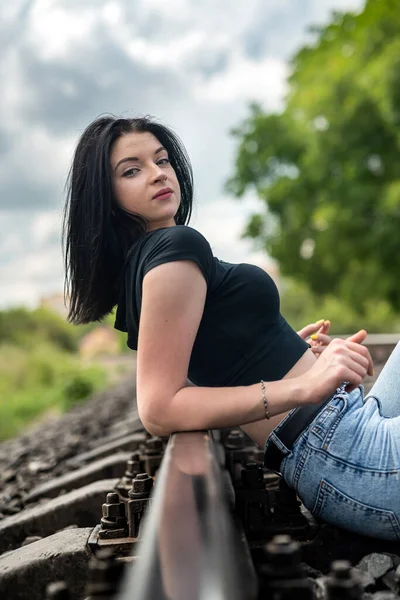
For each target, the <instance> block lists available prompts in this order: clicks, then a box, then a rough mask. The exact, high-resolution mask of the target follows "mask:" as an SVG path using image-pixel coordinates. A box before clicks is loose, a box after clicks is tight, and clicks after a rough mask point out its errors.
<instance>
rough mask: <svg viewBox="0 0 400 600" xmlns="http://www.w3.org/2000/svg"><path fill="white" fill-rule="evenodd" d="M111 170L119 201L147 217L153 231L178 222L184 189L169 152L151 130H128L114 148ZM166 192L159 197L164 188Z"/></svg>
mask: <svg viewBox="0 0 400 600" xmlns="http://www.w3.org/2000/svg"><path fill="white" fill-rule="evenodd" d="M110 163H111V171H112V178H113V185H114V194H115V198H116V201H117V203H118V204H119V205H120V206H121V207H122V208H124V209H125V210H127V211H130V212H135V213H137V214H140V215H142V216H143V217H146V219H148V221H149V223H150V231H151V230H153V229H158V228H159V227H171V226H173V225H175V221H174V217H175V215H176V213H177V211H178V208H179V204H180V201H181V191H180V187H179V182H178V179H177V177H176V174H175V171H174V169H173V168H172V166H171V164H170V162H169V158H168V152H167V151H166V150H165V148H163V146H162V144H161V143H160V142H159V141H158V139H157V138H156V137H155V136H154V135H153V134H152V133H150V132H143V133H136V132H135V133H127V134H124V135H122V136H121V137H119V138H118V139H117V140H116V142H115V143H114V146H113V148H112V151H111V156H110ZM166 188H169V190H170V191H169V192H168V193H167V194H163V195H162V196H159V197H156V194H159V192H160V191H161V190H165V189H166Z"/></svg>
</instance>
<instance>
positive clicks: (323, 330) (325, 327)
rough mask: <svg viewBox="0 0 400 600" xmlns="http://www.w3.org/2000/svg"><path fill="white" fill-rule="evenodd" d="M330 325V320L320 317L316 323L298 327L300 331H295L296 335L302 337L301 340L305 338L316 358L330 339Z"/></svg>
mask: <svg viewBox="0 0 400 600" xmlns="http://www.w3.org/2000/svg"><path fill="white" fill-rule="evenodd" d="M330 326H331V322H330V321H325V320H324V319H321V320H320V321H317V322H316V323H310V324H309V325H306V326H305V327H303V329H300V331H298V332H297V333H298V335H299V336H300V337H301V338H303V340H306V342H307V343H308V344H310V346H311V350H312V352H314V354H315V355H316V357H317V358H318V357H319V356H320V354H321V352H323V351H324V350H325V349H326V347H327V346H328V344H330V343H331V341H332V338H331V337H330V336H329V335H328V333H329V329H330ZM306 338H308V339H306Z"/></svg>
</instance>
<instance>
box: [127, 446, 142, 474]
mask: <svg viewBox="0 0 400 600" xmlns="http://www.w3.org/2000/svg"><path fill="white" fill-rule="evenodd" d="M141 471H142V469H141V465H140V452H134V453H133V454H132V455H131V457H130V459H129V460H128V461H127V463H126V471H125V477H126V478H127V479H134V478H135V477H136V475H137V474H138V473H140V472H141Z"/></svg>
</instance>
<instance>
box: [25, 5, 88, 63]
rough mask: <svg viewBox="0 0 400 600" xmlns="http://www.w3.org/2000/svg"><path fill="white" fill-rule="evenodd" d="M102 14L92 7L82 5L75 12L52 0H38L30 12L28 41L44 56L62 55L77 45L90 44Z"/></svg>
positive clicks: (47, 57)
mask: <svg viewBox="0 0 400 600" xmlns="http://www.w3.org/2000/svg"><path fill="white" fill-rule="evenodd" d="M98 19H99V17H98V15H97V12H96V10H95V9H93V8H86V9H85V7H84V6H81V7H80V9H79V11H76V12H73V11H71V10H68V9H67V8H63V7H61V6H57V3H55V2H53V1H51V0H36V2H34V4H33V8H32V10H31V13H30V22H29V25H30V28H29V31H28V32H27V38H26V40H27V42H28V43H31V44H32V46H33V47H34V48H36V50H37V52H38V55H39V56H40V57H41V59H42V60H52V61H54V60H55V59H62V58H65V57H66V56H68V54H70V53H71V51H72V50H74V51H75V50H76V47H77V45H81V44H82V42H84V45H86V46H88V45H89V42H90V40H91V33H92V31H93V29H94V26H95V24H96V22H97V21H98Z"/></svg>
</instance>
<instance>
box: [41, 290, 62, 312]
mask: <svg viewBox="0 0 400 600" xmlns="http://www.w3.org/2000/svg"><path fill="white" fill-rule="evenodd" d="M39 306H40V307H44V308H48V309H49V310H52V311H53V312H56V313H57V314H58V315H60V316H61V317H63V318H66V316H67V314H68V309H67V308H66V307H65V306H64V294H63V293H62V292H58V293H57V292H56V293H54V294H49V295H48V296H41V298H40V299H39Z"/></svg>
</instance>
